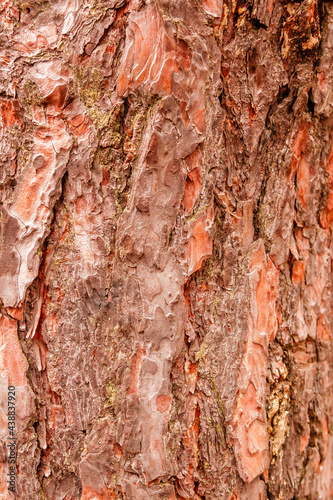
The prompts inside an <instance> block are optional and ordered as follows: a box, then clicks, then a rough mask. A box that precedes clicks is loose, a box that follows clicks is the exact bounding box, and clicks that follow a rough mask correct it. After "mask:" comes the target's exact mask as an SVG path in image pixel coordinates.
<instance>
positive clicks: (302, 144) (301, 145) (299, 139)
mask: <svg viewBox="0 0 333 500" xmlns="http://www.w3.org/2000/svg"><path fill="white" fill-rule="evenodd" d="M308 143H309V123H307V122H302V123H301V125H300V128H299V130H298V132H297V134H296V136H295V139H294V142H293V145H292V150H293V158H292V160H291V163H290V168H289V171H288V174H287V180H288V182H289V183H293V182H294V177H295V174H296V171H297V168H298V166H299V163H300V160H301V158H302V156H303V154H304V153H305V151H306V148H307V146H308Z"/></svg>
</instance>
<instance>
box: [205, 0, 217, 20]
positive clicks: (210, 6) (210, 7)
mask: <svg viewBox="0 0 333 500" xmlns="http://www.w3.org/2000/svg"><path fill="white" fill-rule="evenodd" d="M202 7H203V8H204V10H205V11H206V12H207V14H210V15H211V16H214V17H221V15H222V0H203V2H202Z"/></svg>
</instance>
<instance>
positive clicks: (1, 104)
mask: <svg viewBox="0 0 333 500" xmlns="http://www.w3.org/2000/svg"><path fill="white" fill-rule="evenodd" d="M18 110H19V107H18V101H17V100H15V101H6V100H1V101H0V113H1V120H2V126H3V128H4V129H7V128H9V127H12V126H13V125H15V123H20V125H22V123H21V122H20V120H19V119H18V116H17V113H18Z"/></svg>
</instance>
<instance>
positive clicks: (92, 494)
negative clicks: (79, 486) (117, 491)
mask: <svg viewBox="0 0 333 500" xmlns="http://www.w3.org/2000/svg"><path fill="white" fill-rule="evenodd" d="M110 498H116V497H115V495H114V493H113V492H110V491H109V492H108V491H107V490H106V488H100V489H99V490H98V491H97V490H94V489H93V488H90V486H87V485H86V484H84V485H83V490H82V496H81V500H110Z"/></svg>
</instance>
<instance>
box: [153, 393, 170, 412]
mask: <svg viewBox="0 0 333 500" xmlns="http://www.w3.org/2000/svg"><path fill="white" fill-rule="evenodd" d="M171 400H172V397H171V394H168V395H167V396H157V398H156V408H157V411H159V412H160V413H162V414H163V415H166V416H168V414H169V412H170V408H171Z"/></svg>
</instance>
